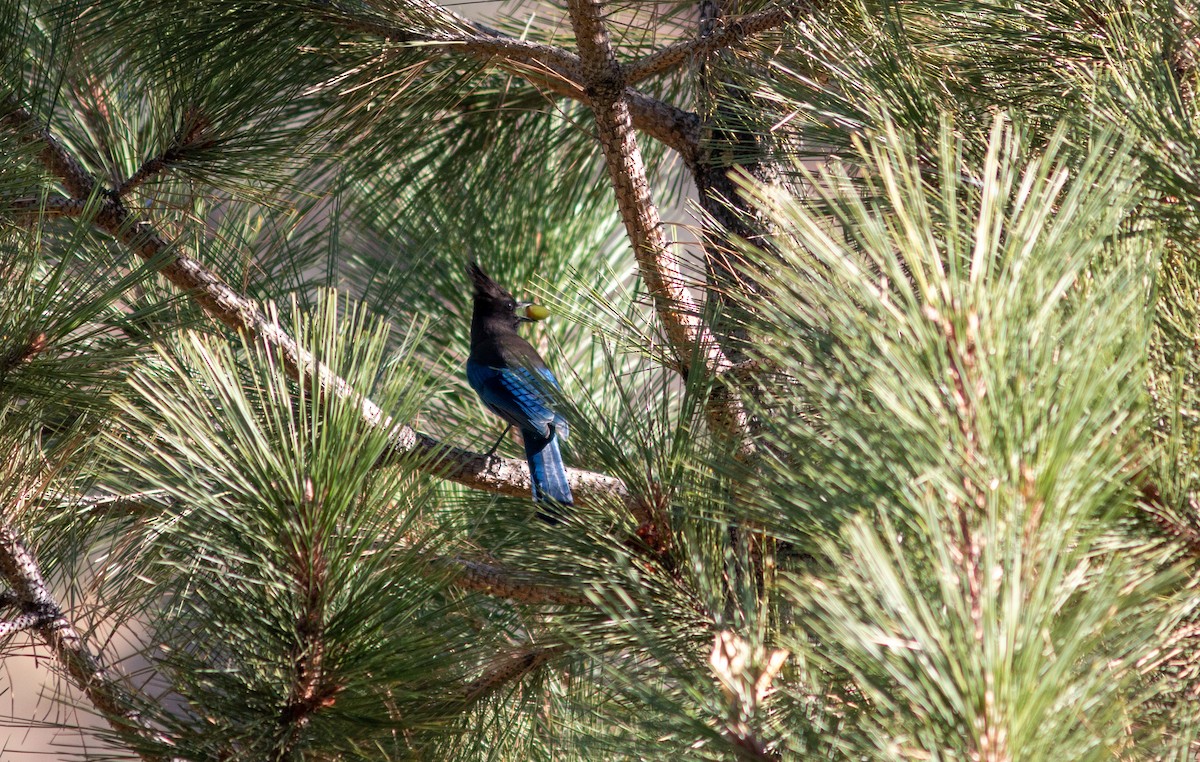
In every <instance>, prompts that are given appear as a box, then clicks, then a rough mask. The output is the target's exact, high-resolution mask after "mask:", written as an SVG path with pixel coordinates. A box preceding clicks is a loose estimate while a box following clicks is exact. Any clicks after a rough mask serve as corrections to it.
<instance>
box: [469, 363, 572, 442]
mask: <svg viewBox="0 0 1200 762" xmlns="http://www.w3.org/2000/svg"><path fill="white" fill-rule="evenodd" d="M467 381H469V382H470V384H471V388H472V389H474V390H475V392H476V393H477V394H478V395H479V398H480V399H481V400H483V403H484V404H485V405H487V406H488V408H489V409H490V410H491V411H492V412H493V413H495V414H496V415H498V416H500V417H501V418H503V419H504V420H506V421H508V422H509V423H511V424H513V425H514V426H516V427H517V428H519V429H522V430H523V431H533V432H536V433H538V434H540V435H542V436H544V437H548V436H550V435H551V433H552V432H551V426H553V427H554V431H553V433H556V434H560V435H561V436H564V437H565V436H566V435H567V427H566V420H565V419H563V418H562V417H561V416H559V415H557V414H556V413H555V412H554V410H553V409H552V408H551V402H550V399H549V396H548V395H547V394H546V392H547V388H548V387H553V388H555V389H557V388H558V380H557V379H556V378H555V377H554V374H553V373H551V372H550V370H549V369H546V368H539V369H537V370H534V369H532V368H492V367H489V366H486V365H480V364H478V363H474V362H468V363H467Z"/></svg>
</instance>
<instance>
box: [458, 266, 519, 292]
mask: <svg viewBox="0 0 1200 762" xmlns="http://www.w3.org/2000/svg"><path fill="white" fill-rule="evenodd" d="M467 275H469V276H471V282H472V283H474V284H475V295H476V296H487V297H490V298H492V299H504V298H506V297H507V298H508V299H512V298H513V297H512V294H510V293H508V292H507V291H505V290H504V289H502V288H500V286H499V285H498V284H497V283H496V281H494V280H492V279H491V278H489V277H488V274H487V273H485V272H484V271H483V268H482V267H480V266H479V263H478V262H471V263H470V264H468V265H467Z"/></svg>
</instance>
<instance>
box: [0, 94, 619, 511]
mask: <svg viewBox="0 0 1200 762" xmlns="http://www.w3.org/2000/svg"><path fill="white" fill-rule="evenodd" d="M5 119H6V120H8V123H9V124H11V125H17V126H19V127H20V128H21V134H22V135H23V136H32V137H28V138H27V139H30V140H33V139H37V140H40V141H41V142H42V143H43V145H44V148H43V150H42V151H41V153H40V156H41V159H42V161H43V163H44V164H45V165H46V167H47V168H48V169H49V170H50V171H51V172H53V173H54V174H55V175H56V176H57V177H58V178H59V179H60V180H61V181H62V183H63V185H64V187H66V188H67V190H68V191H69V192H71V193H72V194H75V195H74V197H72V198H61V197H57V196H52V197H50V198H49V199H46V200H45V201H44V202H43V201H41V200H38V201H37V202H36V203H37V204H38V205H43V206H42V207H41V208H44V209H45V210H46V212H47V213H48V214H51V215H61V216H70V217H77V218H82V217H83V216H84V215H85V214H86V213H87V211H88V210H89V208H91V207H89V204H88V203H87V200H88V199H89V197H91V196H92V195H93V194H94V193H95V192H96V189H97V184H96V181H95V180H94V178H92V176H91V175H90V174H88V172H87V170H85V169H84V168H83V166H82V164H81V163H80V162H79V161H78V160H76V159H75V157H73V156H72V155H71V154H70V153H69V152H68V151H67V150H66V149H65V148H64V147H63V145H62V144H61V143H60V142H59V141H58V140H56V139H55V138H54V136H53V135H51V134H50V132H49V131H48V130H46V129H36V130H34V129H31V126H32V125H33V123H34V121H33V117H32V116H31V115H30V114H29V112H27V111H25V110H24V109H17V110H16V111H14V112H13V113H11V114H10V115H9V116H8V117H5ZM102 193H103V198H102V199H101V200H100V202H99V203H98V204H92V207H94V208H95V212H94V214H93V216H92V217H91V218H90V222H91V223H92V224H93V225H94V226H95V227H97V228H99V229H100V230H103V231H104V232H106V233H108V234H109V235H111V236H112V237H113V238H115V239H116V240H118V241H119V242H121V243H122V244H124V245H125V246H126V247H127V248H129V249H130V250H132V251H133V252H134V253H136V254H137V255H138V256H140V257H142V258H143V259H145V260H147V261H153V262H155V263H156V265H157V266H158V270H159V273H160V274H162V275H163V276H164V277H165V278H166V279H167V280H168V281H170V282H171V283H172V284H173V285H175V286H176V287H178V288H179V289H180V290H182V291H184V292H185V293H187V294H188V295H189V296H191V298H192V299H194V300H195V301H196V302H197V303H198V304H199V305H200V306H201V307H203V308H204V310H205V311H206V312H207V313H208V314H209V315H211V316H213V317H215V318H216V319H218V320H220V321H221V322H222V323H224V324H225V325H226V326H228V327H229V328H231V329H233V330H235V331H244V332H245V333H246V334H247V335H248V336H251V337H254V338H257V339H258V340H260V341H262V342H263V343H264V344H266V345H267V346H269V347H271V348H273V349H274V350H275V351H277V352H279V354H280V358H281V360H282V362H283V365H284V368H285V369H286V371H287V373H288V375H289V376H291V377H292V378H293V379H296V380H297V381H300V380H308V381H311V382H313V383H314V384H315V385H316V387H317V388H318V389H320V390H321V391H322V392H323V393H326V394H334V395H336V396H338V397H339V398H343V399H349V400H352V401H354V403H355V404H356V405H358V407H359V408H360V410H361V412H362V417H363V420H364V421H365V422H366V423H367V424H368V425H370V426H376V427H383V428H385V429H386V430H387V431H388V432H389V439H390V442H391V447H390V451H389V453H388V458H387V461H388V462H395V461H396V460H397V459H403V460H408V461H412V462H415V463H417V465H418V466H419V467H421V468H424V469H426V470H429V471H431V472H433V473H435V474H438V475H440V476H441V477H443V478H446V479H449V480H451V481H455V482H458V483H460V484H463V485H465V486H467V487H471V488H474V489H481V490H485V491H488V492H497V493H500V494H506V495H519V496H525V495H529V494H530V492H531V482H530V477H529V467H528V464H527V463H526V462H525V461H523V460H511V459H507V458H499V457H488V456H486V455H482V454H480V453H475V452H471V451H469V450H464V449H461V448H458V447H452V446H449V445H445V444H443V443H441V442H439V441H438V440H436V439H434V438H432V437H430V436H427V435H425V434H421V433H419V432H417V431H415V430H414V429H412V428H411V427H410V426H408V425H405V424H400V423H397V422H396V421H393V420H392V418H391V417H390V416H389V415H387V414H386V413H385V412H384V411H383V410H381V409H380V408H379V406H378V405H376V404H375V403H374V402H373V401H371V400H370V399H369V398H367V397H365V396H363V395H361V394H359V393H358V392H357V391H356V390H355V389H354V388H352V387H351V386H350V384H349V383H348V382H346V380H345V379H343V378H341V377H340V376H338V375H337V374H336V373H334V372H333V371H332V370H330V369H329V367H328V366H326V365H325V364H323V363H321V362H319V361H317V360H316V358H314V357H313V355H312V353H310V352H309V351H308V350H306V349H304V348H303V347H301V346H300V345H299V344H297V343H296V341H295V339H293V338H292V337H291V336H289V335H288V333H287V332H286V331H285V330H284V329H283V328H282V327H281V326H280V325H279V322H278V320H277V319H276V318H275V317H274V316H273V315H267V314H264V313H263V311H261V310H260V309H259V308H258V305H257V304H256V303H255V302H254V301H253V300H251V299H248V298H247V297H245V296H242V295H241V294H240V293H238V292H237V291H235V290H234V289H233V288H231V287H230V286H229V285H227V284H226V283H225V282H224V281H223V280H221V278H220V277H219V276H218V275H216V274H215V273H213V272H211V271H210V270H208V269H207V268H205V267H204V265H203V264H202V263H200V262H199V261H197V260H195V259H192V258H190V257H188V256H186V255H184V254H179V253H174V252H173V250H174V249H175V244H174V243H173V242H171V241H168V240H166V239H165V238H163V237H162V236H161V235H160V234H159V232H158V231H157V230H156V229H155V228H154V226H153V225H152V224H150V223H149V222H147V221H146V220H143V219H141V218H140V217H139V216H138V215H136V214H134V213H133V212H131V211H129V209H128V208H127V207H126V206H125V204H124V203H123V202H122V201H121V199H120V198H119V197H117V196H116V195H115V194H113V193H111V192H109V191H102ZM34 205H35V202H34V200H30V199H25V200H20V201H18V202H17V203H16V204H15V208H16V210H17V211H18V212H19V213H20V214H22V215H28V214H32V213H33V209H34ZM169 252H170V253H172V255H171V256H166V255H167V254H168V253H169ZM567 478H568V479H569V480H570V483H571V488H572V490H573V491H578V494H577V498H578V499H579V500H580V502H583V503H586V502H588V501H589V500H596V501H603V500H613V499H615V500H619V501H621V502H622V503H624V504H625V505H626V507H627V508H628V509H629V510H631V511H632V512H633V514H634V516H635V517H637V516H639V515H640V514H641V513H643V510H642V509H641V508H639V506H640V504H641V501H640V500H639V499H638V498H637V497H636V496H634V495H631V494H630V492H629V489H628V487H626V486H625V484H624V483H623V482H621V480H619V479H616V478H613V477H611V476H606V475H604V474H597V473H593V472H590V471H583V470H580V469H567Z"/></svg>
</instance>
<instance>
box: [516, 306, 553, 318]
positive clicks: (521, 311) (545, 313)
mask: <svg viewBox="0 0 1200 762" xmlns="http://www.w3.org/2000/svg"><path fill="white" fill-rule="evenodd" d="M548 317H550V310H548V309H546V308H545V307H543V306H542V305H540V304H534V303H533V302H519V303H518V304H517V318H518V319H519V320H523V321H532V320H545V319H546V318H548Z"/></svg>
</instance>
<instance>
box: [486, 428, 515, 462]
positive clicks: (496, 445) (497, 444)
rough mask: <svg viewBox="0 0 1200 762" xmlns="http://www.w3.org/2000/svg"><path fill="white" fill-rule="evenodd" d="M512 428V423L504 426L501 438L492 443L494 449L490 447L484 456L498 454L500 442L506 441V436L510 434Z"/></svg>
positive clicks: (488, 456)
mask: <svg viewBox="0 0 1200 762" xmlns="http://www.w3.org/2000/svg"><path fill="white" fill-rule="evenodd" d="M511 428H512V424H511V423H510V424H508V425H507V426H505V427H504V431H501V432H500V438H499V439H497V440H496V444H494V445H492V449H490V450H488V451H487V452H486V453H484V456H483V457H485V458H490V457H492V456H493V455H495V454H496V448H498V447H499V446H500V443H501V442H503V441H504V438H505V437H506V436H508V430H509V429H511Z"/></svg>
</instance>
